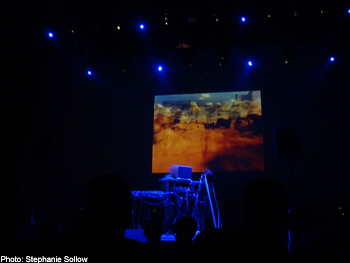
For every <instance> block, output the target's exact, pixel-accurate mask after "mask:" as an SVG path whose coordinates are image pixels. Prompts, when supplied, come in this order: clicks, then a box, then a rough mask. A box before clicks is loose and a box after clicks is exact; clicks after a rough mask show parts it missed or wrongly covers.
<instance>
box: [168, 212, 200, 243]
mask: <svg viewBox="0 0 350 263" xmlns="http://www.w3.org/2000/svg"><path fill="white" fill-rule="evenodd" d="M197 229H198V227H197V222H196V220H195V219H194V218H193V217H190V216H184V217H181V218H179V220H178V221H177V223H176V225H175V228H174V232H175V235H176V241H177V242H191V241H192V239H193V238H194V236H195V235H196V232H197Z"/></svg>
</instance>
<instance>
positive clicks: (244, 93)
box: [0, 0, 350, 256]
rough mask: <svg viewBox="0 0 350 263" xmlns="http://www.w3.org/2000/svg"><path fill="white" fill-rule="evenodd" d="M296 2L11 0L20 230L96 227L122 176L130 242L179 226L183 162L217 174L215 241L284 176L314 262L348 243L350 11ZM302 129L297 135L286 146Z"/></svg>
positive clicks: (12, 196) (15, 204) (11, 189)
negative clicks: (112, 182) (95, 210)
mask: <svg viewBox="0 0 350 263" xmlns="http://www.w3.org/2000/svg"><path fill="white" fill-rule="evenodd" d="M280 2H281V3H280ZM280 2H279V1H226V0H223V1H205V3H204V2H203V1H201V2H199V1H194V0H191V1H165V2H164V1H157V0H152V1H131V2H129V1H114V2H113V1H87V2H83V1H74V3H71V2H69V3H68V2H67V1H48V2H47V1H46V2H45V1H37V2H35V3H29V2H26V1H11V3H10V2H9V3H6V4H5V6H4V7H3V8H2V10H1V13H2V15H1V16H2V17H3V18H4V20H5V24H4V25H5V26H4V30H3V38H4V41H3V43H4V48H3V53H4V59H3V60H2V64H3V65H4V66H5V69H4V71H3V73H4V75H5V79H3V83H2V85H1V86H2V87H1V95H0V99H1V102H0V104H1V128H0V152H1V156H3V157H2V158H1V165H0V167H1V169H2V171H1V183H0V184H1V187H2V190H1V191H0V192H1V202H2V215H1V220H2V223H1V224H0V225H2V228H3V230H4V231H5V230H6V231H5V233H6V235H5V236H6V237H7V238H9V239H13V238H15V237H16V236H19V237H25V238H26V239H27V238H29V239H30V238H31V237H32V238H33V239H38V238H40V235H42V231H41V229H43V227H44V226H45V225H46V224H51V223H52V224H53V225H54V226H56V227H57V228H55V229H56V230H57V229H61V230H62V231H63V232H64V233H66V232H68V233H70V231H71V230H72V229H80V227H81V228H84V229H85V227H86V226H87V225H88V224H89V222H90V221H89V220H91V218H90V211H89V208H88V191H89V187H90V185H91V182H93V180H94V179H95V178H96V177H98V176H100V175H106V174H114V175H117V174H118V175H121V176H122V177H123V178H124V179H125V180H126V182H127V184H128V186H129V187H130V189H129V190H130V198H131V199H132V200H131V201H133V202H134V203H132V202H131V201H130V205H133V210H132V211H131V212H130V213H129V214H131V215H130V220H129V222H128V225H127V226H126V229H127V236H130V237H132V238H134V234H135V235H136V238H135V239H138V240H140V239H141V240H143V241H145V239H144V238H145V237H144V236H143V230H144V229H143V228H144V224H145V223H146V222H147V221H148V220H149V219H155V220H156V221H157V220H158V221H162V220H163V217H164V200H165V198H163V195H164V193H165V192H166V191H164V185H163V183H162V181H160V179H162V178H163V177H164V176H165V175H166V174H167V173H168V170H167V169H168V168H169V166H170V165H171V164H177V165H182V166H190V167H192V168H193V170H192V173H191V178H190V179H191V180H192V181H194V182H199V181H200V178H201V176H202V174H203V173H204V171H205V170H206V169H209V170H211V171H212V172H213V173H214V174H215V180H214V185H215V195H216V198H217V203H218V208H219V209H220V220H217V222H216V224H217V225H216V227H215V225H214V223H213V222H212V221H211V220H213V218H212V211H211V209H210V206H209V205H208V203H206V214H205V216H206V220H205V222H206V224H204V223H203V222H202V223H199V222H198V220H199V218H201V219H203V218H204V216H202V217H200V216H198V214H197V218H196V219H197V223H198V229H197V230H200V232H201V233H202V232H205V230H208V231H211V230H212V229H219V230H223V231H228V233H231V232H233V233H235V231H238V232H240V231H242V229H243V228H244V226H245V224H246V219H245V216H244V213H245V212H247V211H245V210H244V206H243V205H242V201H243V197H242V192H243V190H244V189H245V186H247V185H249V184H250V183H253V182H256V181H257V180H260V179H263V178H272V179H274V180H276V181H278V182H279V183H280V184H281V185H282V186H283V188H284V190H285V193H286V208H285V209H284V208H283V209H284V210H283V211H284V213H285V215H286V216H287V219H286V226H285V228H284V230H288V229H289V230H291V231H290V233H291V240H292V244H293V242H294V244H293V245H295V246H294V247H295V249H296V251H298V253H299V252H300V253H304V252H305V251H306V250H307V248H308V245H309V244H310V242H311V243H317V242H318V241H320V242H321V243H322V244H325V246H326V247H328V248H329V247H330V246H331V245H332V244H330V245H329V241H330V240H333V241H334V242H333V244H338V242H339V245H337V249H339V248H341V249H344V250H346V249H348V248H349V247H348V246H349V244H348V233H349V229H350V228H349V227H350V220H349V209H350V196H349V194H348V193H349V189H348V188H349V185H350V174H349V165H348V150H349V149H350V140H349V139H347V138H348V137H349V132H348V131H349V123H348V111H349V110H348V108H349V106H348V105H349V98H350V96H349V95H350V91H349V87H348V86H349V61H350V51H349V50H350V39H349V34H348V33H349V32H348V31H349V30H348V29H349V28H350V27H349V26H350V13H349V9H350V5H349V3H345V2H343V1H333V2H332V3H330V2H329V1H294V0H290V1H280ZM282 2H285V3H282ZM304 2H305V3H304ZM306 2H307V3H306ZM141 25H142V26H141ZM287 127H288V128H290V131H293V132H294V137H293V136H292V137H287V138H286V137H284V135H285V134H282V140H281V141H280V140H279V141H278V142H276V134H275V132H276V128H282V129H283V128H287ZM279 135H281V134H279ZM276 143H278V144H279V145H278V146H276ZM279 147H282V149H281V148H279ZM278 151H279V152H278ZM281 154H282V155H283V156H282V157H281V156H279V155H281ZM184 189H185V190H184ZM194 189H195V187H194V186H192V185H190V186H186V187H185V188H183V189H182V191H180V190H181V189H180V190H179V191H178V192H175V194H176V197H177V199H176V202H177V203H176V204H180V205H181V207H183V205H184V204H186V205H188V206H186V209H187V210H182V211H181V213H182V216H185V215H186V216H192V215H194V214H195V212H194V210H193V209H194V208H193V207H194V203H195V200H196V197H197V195H196V191H195V190H194ZM253 192H254V191H253ZM145 193H148V194H146V195H145ZM153 194H156V195H155V196H152V195H153ZM267 194H269V191H267V190H266V191H263V192H262V193H261V196H262V197H264V196H265V195H267ZM128 198H129V197H128ZM277 199H278V198H277ZM140 200H141V201H140ZM261 200H263V199H260V198H257V199H256V202H253V204H254V205H253V204H251V205H253V208H254V209H255V208H256V209H258V208H259V207H261V206H262V205H261V204H259V205H258V202H259V201H261ZM168 201H169V200H168ZM275 201H278V200H276V199H270V201H268V202H269V203H270V204H272V203H273V202H275ZM142 202H148V204H147V205H148V206H149V205H152V204H153V206H152V207H147V206H146V205H144V206H143V207H141V208H140V205H141V204H142ZM154 204H156V205H154ZM277 205H278V204H277ZM112 207H113V205H112ZM181 209H184V208H181ZM191 209H192V210H191ZM254 209H253V210H254ZM184 211H185V212H184ZM196 211H197V210H196ZM244 211H245V212H244ZM249 211H250V210H249V209H248V212H249ZM272 211H273V213H275V212H276V211H275V210H273V209H272V210H271V211H270V212H272ZM197 212H198V211H197ZM115 213H117V212H115ZM138 213H141V214H138ZM145 213H146V214H145ZM5 215H6V216H5ZM208 218H209V219H208ZM216 219H217V218H216ZM250 223H252V222H250ZM255 223H257V224H258V223H261V222H255ZM53 225H50V226H53ZM207 225H208V226H207ZM200 228H201V229H200ZM12 229H13V231H12ZM9 230H11V231H9ZM61 230H60V231H61ZM57 231H58V230H57ZM55 233H56V232H55ZM285 233H288V232H285ZM56 234H57V233H56ZM286 235H287V234H286ZM229 236H231V234H229ZM284 238H286V239H288V236H284ZM168 239H170V240H171V241H170V242H171V243H176V242H173V241H174V240H175V236H174V233H170V235H166V234H164V233H163V242H168V241H169V240H168ZM4 240H7V239H6V238H5V239H4ZM4 242H5V241H4ZM5 243H6V242H5ZM328 245H329V246H328ZM318 248H319V247H318ZM320 250H322V249H320ZM339 250H340V249H339ZM347 251H348V250H347ZM305 253H306V252H305ZM73 256H74V255H73Z"/></svg>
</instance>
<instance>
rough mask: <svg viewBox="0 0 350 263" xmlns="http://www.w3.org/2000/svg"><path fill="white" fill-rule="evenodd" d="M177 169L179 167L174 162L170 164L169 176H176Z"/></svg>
mask: <svg viewBox="0 0 350 263" xmlns="http://www.w3.org/2000/svg"><path fill="white" fill-rule="evenodd" d="M178 171H179V167H178V166H177V165H176V164H172V165H171V166H170V167H169V173H170V174H171V177H173V178H177V173H178Z"/></svg>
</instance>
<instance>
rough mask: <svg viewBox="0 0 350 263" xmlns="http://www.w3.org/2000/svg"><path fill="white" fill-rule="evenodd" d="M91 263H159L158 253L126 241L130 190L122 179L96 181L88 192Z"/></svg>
mask: <svg viewBox="0 0 350 263" xmlns="http://www.w3.org/2000/svg"><path fill="white" fill-rule="evenodd" d="M88 213H89V228H90V229H89V236H90V239H89V242H90V244H88V246H87V247H88V251H87V252H88V254H89V262H140V261H146V262H147V261H153V262H159V255H158V253H157V252H156V250H154V249H152V248H150V247H148V246H146V245H145V244H143V243H140V242H137V241H134V240H131V239H127V238H125V237H124V235H125V230H126V228H127V227H128V226H129V223H130V221H131V213H132V208H131V190H130V188H129V185H128V183H127V181H126V180H125V179H124V178H123V177H122V176H120V175H114V174H107V175H102V176H99V177H97V178H95V179H94V180H93V182H92V183H91V184H90V187H89V192H88Z"/></svg>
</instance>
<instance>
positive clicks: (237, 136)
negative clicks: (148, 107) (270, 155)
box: [152, 91, 264, 173]
mask: <svg viewBox="0 0 350 263" xmlns="http://www.w3.org/2000/svg"><path fill="white" fill-rule="evenodd" d="M153 125H154V126H153V131H154V134H153V156H152V173H167V172H168V168H169V166H170V165H171V164H178V165H186V166H192V167H193V170H192V171H193V172H203V171H204V170H205V169H210V170H212V171H214V172H215V171H222V172H224V171H263V170H264V154H263V128H262V111H261V96H260V91H242V92H220V93H206V94H201V93H198V94H181V95H162V96H155V100H154V124H153Z"/></svg>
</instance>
